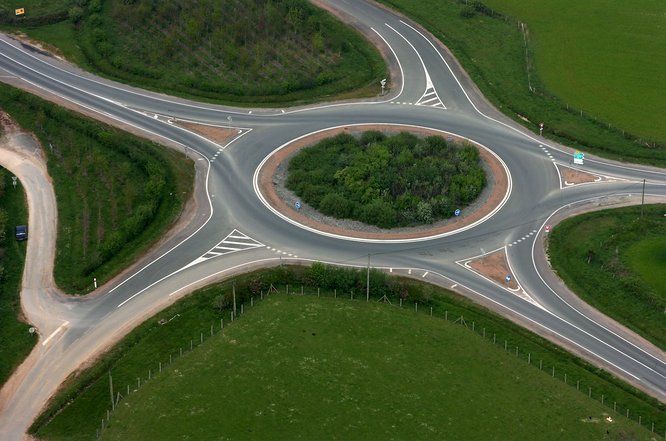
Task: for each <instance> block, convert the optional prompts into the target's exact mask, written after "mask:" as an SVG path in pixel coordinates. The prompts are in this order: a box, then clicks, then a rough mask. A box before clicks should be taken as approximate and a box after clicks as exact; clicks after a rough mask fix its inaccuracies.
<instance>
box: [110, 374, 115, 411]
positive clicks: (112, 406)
mask: <svg viewBox="0 0 666 441" xmlns="http://www.w3.org/2000/svg"><path fill="white" fill-rule="evenodd" d="M109 392H110V393H111V408H112V409H113V410H115V409H116V404H115V403H114V401H113V377H112V376H111V371H109Z"/></svg>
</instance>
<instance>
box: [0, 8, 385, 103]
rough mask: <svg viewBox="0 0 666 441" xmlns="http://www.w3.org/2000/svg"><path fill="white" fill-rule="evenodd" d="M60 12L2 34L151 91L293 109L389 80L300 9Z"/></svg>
mask: <svg viewBox="0 0 666 441" xmlns="http://www.w3.org/2000/svg"><path fill="white" fill-rule="evenodd" d="M32 2H35V3H39V1H38V0H32ZM27 3H28V5H26V8H27V10H31V9H32V8H31V5H30V3H31V2H30V1H28V2H27ZM67 3H68V2H62V3H61V9H63V10H65V11H66V12H67V15H66V19H64V20H61V21H53V20H51V21H48V22H47V23H44V24H42V25H41V26H35V25H31V26H22V25H21V20H17V19H13V20H10V21H9V23H12V24H11V25H6V26H10V27H11V26H13V28H14V29H19V30H22V31H24V32H25V33H27V34H28V35H30V36H31V37H33V38H35V39H38V40H42V41H45V42H46V43H47V44H48V45H50V46H51V47H56V48H58V49H59V51H60V52H61V53H62V54H63V55H65V56H66V57H68V58H69V59H70V60H72V61H74V62H77V63H79V64H81V66H82V67H84V68H86V69H89V70H91V71H92V72H95V73H97V74H100V75H102V76H106V77H109V78H112V79H115V80H118V81H121V82H125V83H128V84H132V85H135V86H138V87H143V88H147V89H152V90H156V91H159V92H165V93H170V94H173V95H179V96H183V97H188V98H193V99H198V100H204V101H211V102H223V103H226V104H235V105H252V106H277V105H285V104H287V105H296V104H301V103H308V102H314V101H323V100H333V99H345V98H359V97H369V96H375V95H377V94H378V93H379V90H380V87H379V81H380V80H381V79H383V78H386V76H387V73H388V70H387V67H386V64H385V62H384V60H383V59H382V57H381V55H380V53H379V52H378V51H377V50H376V48H374V47H373V46H372V44H370V42H368V41H367V40H365V38H364V37H363V36H362V35H361V34H360V33H359V32H357V31H356V30H354V29H353V28H351V27H348V26H346V25H344V24H343V23H341V22H339V21H338V20H337V19H336V18H334V17H333V16H331V15H330V14H329V13H327V12H326V11H324V10H322V9H319V8H317V7H315V6H314V5H312V4H311V3H309V2H307V1H305V0H275V1H270V2H264V1H258V0H254V1H249V2H248V1H244V0H222V1H213V0H204V1H195V0H165V1H161V2H153V1H150V0H138V1H132V2H127V1H122V0H106V1H103V2H102V1H99V0H91V1H89V2H73V1H72V2H69V4H67ZM0 6H1V4H0ZM34 14H38V12H35V13H34ZM29 19H30V17H28V16H27V15H26V17H25V20H29ZM27 23H29V22H27Z"/></svg>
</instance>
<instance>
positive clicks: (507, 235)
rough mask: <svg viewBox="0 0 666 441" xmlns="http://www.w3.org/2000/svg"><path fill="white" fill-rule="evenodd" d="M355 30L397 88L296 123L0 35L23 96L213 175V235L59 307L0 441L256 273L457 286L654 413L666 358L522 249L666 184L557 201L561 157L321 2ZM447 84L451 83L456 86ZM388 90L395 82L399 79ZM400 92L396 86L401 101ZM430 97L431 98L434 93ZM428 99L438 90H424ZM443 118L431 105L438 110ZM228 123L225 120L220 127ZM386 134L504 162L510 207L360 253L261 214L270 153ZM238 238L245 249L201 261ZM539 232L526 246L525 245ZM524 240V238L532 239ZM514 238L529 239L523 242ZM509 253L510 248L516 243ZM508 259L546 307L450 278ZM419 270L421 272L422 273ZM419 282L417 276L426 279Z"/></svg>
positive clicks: (379, 13) (426, 51)
mask: <svg viewBox="0 0 666 441" xmlns="http://www.w3.org/2000/svg"><path fill="white" fill-rule="evenodd" d="M326 3H327V4H329V5H330V6H331V7H332V8H336V9H339V10H342V11H343V12H345V13H347V14H349V15H351V16H353V17H354V18H355V19H356V20H357V21H358V22H359V26H361V27H364V28H365V31H366V32H374V33H376V34H378V35H380V36H381V39H382V41H384V42H386V44H388V45H389V47H390V51H389V53H390V54H394V55H395V57H396V62H397V63H398V64H399V65H400V67H401V69H402V72H403V75H404V77H403V78H402V82H403V84H402V86H400V87H399V88H397V89H398V90H396V91H395V92H392V95H387V96H386V97H380V98H377V99H376V100H370V101H365V102H361V103H343V104H332V105H316V106H309V107H306V108H298V109H285V111H284V112H283V111H282V109H269V110H267V109H255V110H252V113H250V110H248V109H234V108H229V107H225V106H217V105H210V104H201V103H195V102H192V101H188V100H183V99H179V98H173V97H168V96H165V95H161V94H157V93H153V92H147V91H142V90H139V89H136V88H132V87H128V86H125V85H122V84H119V83H114V82H112V81H109V80H106V79H101V78H97V77H94V76H93V75H91V74H89V73H84V72H81V71H79V70H78V69H76V68H75V67H73V66H70V65H68V64H66V63H62V62H60V61H58V60H56V59H53V58H51V57H44V56H42V55H39V54H36V53H34V52H32V51H30V50H27V49H26V48H25V47H23V46H22V45H21V44H20V43H18V42H16V41H15V40H12V39H11V38H8V37H6V36H0V69H2V70H4V71H5V72H7V73H8V74H10V75H14V76H16V77H17V78H19V79H20V80H19V81H25V82H27V83H28V84H26V83H23V84H24V85H25V86H26V87H29V88H32V89H34V88H38V89H41V90H42V93H46V94H50V95H53V96H56V97H58V99H60V100H62V99H65V100H68V101H70V102H72V103H74V104H76V105H80V106H84V107H86V108H87V109H88V110H91V111H93V112H97V113H99V114H100V115H103V116H105V117H110V118H112V119H114V120H116V121H118V123H119V124H121V125H122V124H131V125H132V126H134V127H135V128H138V129H141V130H144V131H147V132H150V133H151V134H156V135H158V136H162V137H164V138H166V139H168V140H170V141H172V142H176V143H179V144H181V145H182V146H183V147H185V146H187V147H188V148H190V149H192V150H195V151H197V152H199V153H200V154H201V158H200V159H201V160H204V161H210V176H209V180H208V189H207V192H208V193H207V197H208V199H209V201H210V204H211V206H212V209H213V210H212V214H211V216H210V219H209V221H208V222H207V223H206V224H205V225H204V226H203V227H202V228H201V229H200V230H199V231H198V232H197V233H196V234H194V235H193V236H192V237H190V238H189V239H188V240H186V241H185V242H184V243H182V244H181V245H180V246H178V247H177V248H175V249H174V250H173V251H171V252H169V253H167V254H165V255H164V256H163V257H161V258H159V259H157V260H156V261H154V262H152V263H150V264H149V265H147V266H146V267H144V268H141V269H139V270H138V271H136V272H134V273H132V274H130V275H129V276H128V277H127V278H126V279H125V280H124V281H122V282H121V283H120V284H116V285H115V286H114V287H103V288H102V290H101V293H100V295H98V296H95V298H91V299H88V300H86V301H72V303H71V305H69V307H70V308H69V310H68V317H69V318H70V322H71V323H70V325H69V327H68V328H67V329H66V330H64V331H63V333H62V335H61V337H59V338H58V339H55V340H53V341H50V342H48V345H47V346H46V347H45V349H44V350H43V351H42V352H43V353H41V354H39V355H40V356H39V357H38V359H37V361H36V362H35V364H34V365H33V366H32V368H31V369H30V371H29V373H28V374H27V375H26V376H25V378H24V380H23V381H22V383H21V384H20V387H19V388H18V389H17V390H16V391H15V393H13V394H12V397H11V401H9V402H7V403H0V428H2V429H0V438H2V439H10V440H11V439H20V438H21V436H22V434H23V432H24V431H25V430H26V428H27V427H28V425H29V424H30V421H31V420H32V419H33V418H34V417H35V416H36V414H37V413H38V412H39V410H40V408H41V406H42V405H43V404H44V403H45V402H46V400H47V399H48V397H49V396H50V395H51V394H52V393H53V392H54V391H55V389H56V388H57V386H58V385H59V384H60V382H61V381H62V380H63V379H64V378H66V377H67V375H68V374H69V373H70V372H72V371H73V370H75V369H76V368H77V367H78V366H79V365H80V364H81V363H83V362H84V361H85V360H87V359H88V358H89V357H90V356H93V355H95V354H97V353H99V351H101V350H103V348H104V347H105V346H106V345H107V344H108V343H110V342H112V341H114V340H115V339H117V338H119V337H121V336H122V335H123V334H124V333H126V332H128V331H129V330H130V329H131V328H132V327H133V326H135V325H136V324H138V323H140V321H141V320H142V319H144V318H145V317H146V316H147V315H148V314H150V313H154V312H156V311H159V310H160V309H161V308H163V307H164V306H166V305H167V304H169V302H171V301H173V300H175V299H176V298H178V297H179V296H182V295H183V294H185V293H186V292H188V291H190V290H192V289H193V288H195V287H197V286H201V285H203V284H205V283H207V282H210V281H212V280H216V279H219V278H223V277H226V276H229V275H231V274H232V273H234V272H238V271H242V270H244V269H247V268H250V267H252V266H257V265H265V264H273V265H274V264H278V263H279V262H280V259H282V261H283V262H289V261H294V262H307V261H315V260H320V261H328V262H332V263H337V264H344V265H356V266H364V265H365V263H366V259H367V255H368V254H371V263H372V266H375V267H382V268H396V269H397V268H404V269H405V270H407V269H412V271H413V273H414V274H419V275H418V277H421V278H422V279H423V280H426V281H429V282H432V283H438V284H441V285H443V286H446V287H450V286H452V285H453V284H458V285H459V286H460V287H461V288H462V287H464V288H462V289H463V290H464V291H465V292H464V293H465V294H466V295H468V296H470V297H471V298H473V299H476V300H479V301H481V302H483V303H484V304H490V305H494V309H496V310H497V311H499V312H500V313H503V314H505V315H508V316H509V317H511V318H512V319H513V320H515V321H517V322H518V323H521V324H523V325H525V326H528V327H529V328H530V329H532V330H534V331H536V332H538V333H540V334H541V335H544V336H546V337H548V338H550V339H552V340H553V341H556V342H559V343H561V344H563V345H565V346H566V347H568V348H570V349H572V350H573V351H574V352H576V353H577V354H579V355H581V356H582V357H584V358H587V359H588V360H591V361H593V362H594V363H596V364H599V365H602V366H604V367H605V368H606V369H608V370H610V371H611V372H613V373H615V374H616V375H618V376H620V377H622V378H624V379H626V380H627V381H629V382H630V383H632V384H634V385H636V386H638V387H640V388H641V389H643V390H645V391H646V392H648V393H650V394H652V395H653V396H656V397H657V398H659V399H661V400H664V399H665V398H666V363H665V358H664V353H663V351H661V350H659V349H658V348H655V347H654V346H653V345H650V344H649V343H647V342H645V341H644V340H643V339H641V338H640V337H638V336H636V335H634V334H632V333H630V331H627V330H624V331H623V330H621V329H619V328H616V327H613V328H612V330H611V328H609V327H607V326H604V325H602V324H600V323H599V322H598V321H595V320H596V317H595V318H592V317H588V316H587V315H586V314H585V313H584V312H580V311H578V310H577V309H575V308H573V307H572V306H570V305H569V304H568V303H567V302H565V301H563V300H562V298H560V297H559V296H558V289H559V288H558V287H557V286H556V287H552V286H550V285H548V284H546V282H545V281H544V280H542V278H541V277H540V274H539V271H548V270H549V269H548V268H539V269H538V270H537V268H536V266H535V265H533V260H532V248H533V247H532V243H533V242H534V241H535V240H537V237H538V236H539V234H541V233H540V231H541V228H542V226H543V223H544V222H545V221H546V219H548V217H549V216H551V214H552V213H553V212H555V211H556V210H558V209H559V208H560V207H562V206H566V205H569V204H575V203H577V202H579V201H583V200H587V199H590V198H596V199H597V200H600V199H608V198H611V197H617V195H624V194H629V193H632V194H636V192H638V191H639V190H640V187H641V185H642V180H643V179H647V180H648V185H647V191H648V193H651V194H654V195H656V196H657V197H659V198H662V200H666V172H665V171H664V170H659V169H654V168H650V167H641V166H634V165H627V164H618V163H614V162H612V161H604V160H601V159H595V160H594V161H586V165H585V166H584V167H583V168H584V169H585V170H586V171H590V172H593V173H597V174H603V175H608V176H614V177H618V178H622V179H624V181H619V182H605V183H595V184H588V185H580V186H574V187H572V188H565V189H561V188H560V178H559V175H558V172H557V169H556V167H555V164H556V163H559V164H562V165H570V163H571V154H570V150H569V149H567V147H565V146H560V145H555V144H553V143H552V142H550V141H548V140H545V139H542V138H538V137H537V136H535V135H533V134H531V133H528V132H526V131H525V129H524V128H523V127H521V126H518V125H517V124H515V123H513V122H512V121H510V120H508V119H507V118H506V117H504V116H503V115H501V114H500V113H499V112H497V111H496V110H494V109H493V108H492V106H490V105H489V104H488V103H487V102H486V101H485V100H484V99H483V97H482V96H480V95H478V93H477V92H476V91H475V89H474V88H472V87H467V85H468V84H469V81H468V79H467V78H465V77H461V76H460V75H459V73H460V68H459V66H458V65H457V63H456V62H455V60H453V59H451V58H450V55H448V54H447V53H444V52H443V51H442V50H441V49H439V48H438V46H437V44H436V42H434V41H432V40H431V39H430V37H429V36H427V34H425V33H424V32H423V31H421V30H420V29H419V28H418V26H417V25H416V24H414V23H411V22H407V21H406V20H405V21H404V22H403V18H401V17H399V16H396V15H394V14H393V13H391V12H390V11H388V10H386V9H384V8H381V7H377V6H376V5H374V4H372V3H367V2H363V1H353V2H348V1H328V2H326ZM454 72H456V73H458V75H454ZM396 82H397V81H396ZM403 86H404V87H403ZM430 88H432V90H429V89H430ZM433 91H434V92H433ZM440 104H441V105H440ZM153 113H157V114H159V115H162V116H164V117H176V118H181V119H188V120H192V121H201V122H207V123H216V124H218V125H221V126H228V125H231V126H233V127H238V128H241V129H249V131H247V133H245V134H243V135H242V136H240V137H239V138H237V140H236V141H235V142H233V143H232V144H231V145H229V146H228V147H227V148H226V149H224V150H223V151H222V152H219V146H217V145H215V144H214V143H211V142H208V141H205V140H203V139H202V138H201V137H199V136H196V135H194V134H192V133H190V132H187V131H185V130H182V129H180V128H178V127H176V126H174V125H171V124H169V123H167V122H166V119H167V118H158V119H155V118H154V117H153V116H152V114H153ZM229 117H231V118H232V122H229V119H228V118H229ZM361 123H394V124H406V125H416V126H423V127H430V128H435V129H440V130H444V131H448V132H451V133H455V134H458V135H461V136H466V137H469V138H470V139H473V140H475V141H477V142H480V143H481V144H483V145H485V146H486V147H488V148H489V149H491V150H492V151H494V152H495V153H496V154H497V155H499V157H500V158H501V159H502V160H503V161H504V162H505V163H506V164H507V166H508V168H509V172H510V174H511V181H512V193H511V195H510V197H509V199H508V201H507V203H506V204H505V205H504V206H503V207H502V208H501V209H500V210H499V211H498V212H497V213H496V214H495V215H494V216H493V217H492V218H490V219H489V220H487V221H486V222H483V223H481V224H479V225H477V226H476V227H474V228H472V229H469V230H466V231H463V232H459V233H457V234H453V235H450V236H447V237H441V238H435V239H430V240H425V241H420V242H405V243H388V242H387V243H366V242H362V241H356V240H345V239H340V238H334V237H328V236H325V235H321V234H317V233H313V232H310V231H306V230H304V229H301V228H299V227H298V226H296V225H293V224H291V223H288V222H285V221H284V220H282V219H280V218H279V217H277V216H276V215H274V214H273V213H272V212H271V211H269V210H268V209H267V208H266V207H264V206H263V204H262V203H261V202H260V200H259V198H258V197H257V195H256V194H255V192H254V188H253V175H254V173H255V170H256V168H257V166H258V165H259V163H260V162H261V161H262V160H263V159H264V158H265V157H266V155H268V154H270V153H271V152H272V151H273V150H275V149H276V148H278V147H279V146H280V145H282V144H284V143H287V142H289V141H290V140H292V139H294V138H296V137H298V136H301V135H305V134H308V133H311V132H314V131H317V130H321V129H325V128H329V127H336V126H341V125H346V124H361ZM233 231H238V232H239V233H235V234H243V235H247V236H248V237H249V238H250V239H248V240H252V241H253V243H256V246H253V247H251V248H246V249H244V250H240V249H239V250H238V251H237V252H233V253H228V254H224V255H220V256H218V257H213V258H210V259H204V260H201V259H199V258H200V257H201V256H205V255H207V253H208V252H209V251H210V250H211V249H213V248H214V247H216V246H217V245H219V244H220V242H222V241H223V240H225V238H226V237H227V236H228V235H229V234H230V233H232V232H233ZM535 231H536V232H539V233H538V234H534V232H535ZM530 233H531V234H530ZM523 238H524V239H523ZM519 239H520V242H518V240H519ZM505 246H506V247H507V249H508V255H509V258H510V260H511V262H512V265H513V266H514V270H515V273H516V276H517V278H518V279H519V280H520V283H521V284H522V285H523V286H524V287H525V288H526V291H527V292H528V294H529V295H530V296H531V297H532V298H534V299H536V301H537V302H538V303H539V304H540V305H541V307H539V306H536V305H534V304H533V303H530V302H527V301H525V300H523V299H522V298H520V297H518V296H516V295H513V294H511V293H509V292H508V291H507V290H504V289H503V288H502V287H499V286H497V285H494V284H493V283H490V282H489V281H488V280H484V279H482V278H480V277H478V275H476V274H475V273H473V272H471V271H469V270H467V269H465V268H463V267H462V266H460V265H458V264H456V261H460V260H464V259H467V258H470V257H472V256H476V255H478V254H480V253H483V252H484V251H490V250H494V249H497V248H500V247H505ZM426 272H428V274H429V275H428V274H426ZM424 274H426V277H422V275H424Z"/></svg>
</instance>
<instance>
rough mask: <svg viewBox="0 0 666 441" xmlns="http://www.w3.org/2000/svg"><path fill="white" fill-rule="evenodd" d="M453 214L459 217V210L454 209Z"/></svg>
mask: <svg viewBox="0 0 666 441" xmlns="http://www.w3.org/2000/svg"><path fill="white" fill-rule="evenodd" d="M453 214H454V215H456V216H460V208H456V211H454V212H453Z"/></svg>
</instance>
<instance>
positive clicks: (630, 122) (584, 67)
mask: <svg viewBox="0 0 666 441" xmlns="http://www.w3.org/2000/svg"><path fill="white" fill-rule="evenodd" d="M485 2H486V3H487V4H488V6H491V7H492V8H494V9H497V10H499V11H501V12H503V13H506V14H510V15H512V16H514V17H519V18H520V19H521V20H523V21H525V22H527V24H528V25H529V27H530V30H531V32H532V42H533V45H534V61H535V68H536V71H537V73H538V75H539V78H540V79H541V80H542V81H543V84H544V86H545V87H546V88H547V89H548V90H549V91H551V92H553V93H554V94H555V95H557V96H558V97H560V98H561V99H562V100H563V101H565V102H567V103H569V104H571V105H573V106H575V107H577V108H579V109H584V110H585V111H586V112H589V113H590V114H592V115H595V116H596V117H598V118H600V119H602V120H604V121H608V122H609V123H612V124H613V125H614V126H617V127H622V128H624V129H625V130H628V131H630V132H632V133H637V134H641V135H643V136H644V137H646V138H648V139H653V140H661V141H662V142H663V141H666V127H665V126H664V124H662V121H663V119H662V118H663V117H662V115H663V103H664V102H666V87H663V84H664V82H666V76H664V73H663V72H664V71H665V70H666V57H664V56H663V48H664V47H666V32H655V30H656V29H658V28H659V27H660V26H661V25H663V19H664V16H665V15H666V3H664V2H663V1H661V0H639V1H632V2H608V1H604V0H592V1H586V2H584V3H581V2H576V1H573V0H556V1H552V0H537V1H525V0H485ZM563 36H566V37H565V38H563Z"/></svg>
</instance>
